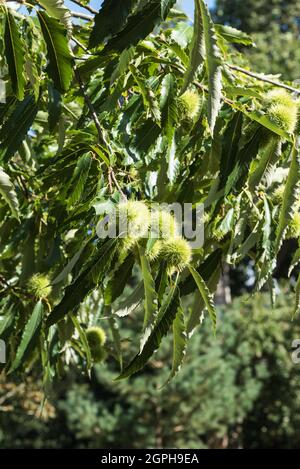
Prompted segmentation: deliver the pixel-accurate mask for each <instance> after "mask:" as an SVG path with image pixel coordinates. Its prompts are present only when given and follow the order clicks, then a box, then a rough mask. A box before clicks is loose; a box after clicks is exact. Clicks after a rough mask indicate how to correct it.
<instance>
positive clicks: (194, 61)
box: [181, 0, 205, 94]
mask: <svg viewBox="0 0 300 469" xmlns="http://www.w3.org/2000/svg"><path fill="white" fill-rule="evenodd" d="M204 60H205V45H204V35H203V21H202V16H201V8H200V1H199V0H196V1H195V11H194V33H193V39H192V44H191V49H190V61H189V66H188V67H187V70H186V72H185V75H184V78H183V85H182V90H181V94H183V93H184V92H185V91H186V89H187V88H188V87H189V85H190V84H191V83H192V81H193V80H194V78H195V75H196V73H197V70H198V68H199V66H200V64H201V63H203V62H204Z"/></svg>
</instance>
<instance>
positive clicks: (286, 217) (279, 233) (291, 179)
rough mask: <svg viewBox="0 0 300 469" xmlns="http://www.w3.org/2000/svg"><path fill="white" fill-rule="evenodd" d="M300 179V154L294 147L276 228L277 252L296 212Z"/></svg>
mask: <svg viewBox="0 0 300 469" xmlns="http://www.w3.org/2000/svg"><path fill="white" fill-rule="evenodd" d="M299 181H300V154H299V151H298V149H297V148H295V147H294V148H293V151H292V160H291V164H290V169H289V174H288V178H287V181H286V184H285V188H284V194H283V200H282V205H281V209H280V213H279V221H278V226H277V230H276V243H275V253H277V252H278V250H279V248H280V246H281V243H282V239H283V236H284V233H285V231H286V230H287V227H288V225H289V223H290V221H291V219H292V216H293V213H294V203H295V201H296V199H297V196H298V195H299Z"/></svg>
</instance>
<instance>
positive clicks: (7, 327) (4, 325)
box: [0, 305, 16, 340]
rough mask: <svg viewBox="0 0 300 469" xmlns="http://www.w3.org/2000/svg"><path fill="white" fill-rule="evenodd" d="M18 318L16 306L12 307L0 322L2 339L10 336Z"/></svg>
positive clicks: (0, 336) (0, 337)
mask: <svg viewBox="0 0 300 469" xmlns="http://www.w3.org/2000/svg"><path fill="white" fill-rule="evenodd" d="M15 318H16V312H15V310H14V305H11V306H10V307H9V308H8V310H7V311H5V316H4V318H3V319H1V321H0V339H2V340H5V339H6V337H7V336H8V335H9V334H10V332H11V330H12V328H13V325H14V322H15Z"/></svg>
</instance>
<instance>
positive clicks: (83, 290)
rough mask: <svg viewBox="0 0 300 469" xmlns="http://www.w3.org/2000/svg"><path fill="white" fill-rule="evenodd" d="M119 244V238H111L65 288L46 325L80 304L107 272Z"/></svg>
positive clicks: (58, 319) (59, 318)
mask: <svg viewBox="0 0 300 469" xmlns="http://www.w3.org/2000/svg"><path fill="white" fill-rule="evenodd" d="M116 246H117V239H110V240H108V241H106V242H105V243H104V245H102V246H101V248H100V249H99V251H98V252H97V253H96V254H95V255H94V256H93V257H92V258H91V259H90V260H89V261H88V262H87V265H86V267H85V268H84V269H83V271H82V272H81V273H80V275H79V276H78V277H77V278H76V279H75V280H74V282H73V283H71V285H68V286H67V287H66V289H65V293H64V296H63V298H62V300H61V301H60V302H59V303H58V304H57V305H56V306H55V307H54V308H53V310H52V312H51V313H50V315H49V317H48V319H47V322H46V325H47V326H48V327H49V326H51V325H52V324H55V323H57V322H58V321H60V320H61V319H62V318H63V317H64V316H66V315H67V314H68V313H69V312H72V310H73V309H74V308H75V307H77V306H79V305H80V303H81V302H82V301H83V300H84V298H85V297H86V295H87V294H88V293H89V292H90V291H91V290H92V289H93V288H94V287H95V286H96V285H97V282H100V281H101V280H102V278H103V276H104V275H105V274H106V273H107V271H108V269H109V267H110V263H111V260H112V257H113V255H114V253H115V249H116Z"/></svg>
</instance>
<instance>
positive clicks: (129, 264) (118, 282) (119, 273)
mask: <svg viewBox="0 0 300 469" xmlns="http://www.w3.org/2000/svg"><path fill="white" fill-rule="evenodd" d="M134 261H135V259H134V256H133V255H132V254H129V256H127V257H126V259H125V260H124V262H123V263H122V264H121V265H120V266H119V267H118V268H117V269H116V270H115V271H113V273H112V278H111V279H110V280H109V282H108V284H107V286H106V289H105V292H104V299H105V304H106V305H110V304H111V303H113V302H114V301H115V300H116V299H117V298H119V296H120V295H121V294H122V293H123V291H124V288H125V286H126V283H127V281H128V279H129V278H130V275H131V271H132V268H133V265H134Z"/></svg>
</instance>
